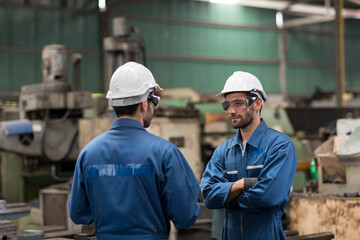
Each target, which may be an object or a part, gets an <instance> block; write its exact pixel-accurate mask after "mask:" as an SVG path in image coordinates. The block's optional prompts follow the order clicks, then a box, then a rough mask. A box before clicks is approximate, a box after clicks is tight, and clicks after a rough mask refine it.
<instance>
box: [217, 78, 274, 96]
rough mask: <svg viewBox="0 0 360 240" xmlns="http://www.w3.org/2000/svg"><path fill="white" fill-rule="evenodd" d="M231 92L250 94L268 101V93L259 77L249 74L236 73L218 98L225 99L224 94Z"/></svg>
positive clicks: (227, 81) (229, 79)
mask: <svg viewBox="0 0 360 240" xmlns="http://www.w3.org/2000/svg"><path fill="white" fill-rule="evenodd" d="M231 92H250V93H254V94H256V95H258V96H259V97H261V98H262V99H263V100H264V102H265V101H266V100H267V96H266V93H265V92H264V89H263V87H262V85H261V83H260V81H259V79H257V77H255V76H254V75H252V74H250V73H248V72H241V71H237V72H234V73H233V74H232V75H231V76H230V77H229V78H228V79H227V80H226V83H225V86H224V89H223V90H222V91H221V92H220V93H218V94H216V96H217V97H224V94H226V93H231Z"/></svg>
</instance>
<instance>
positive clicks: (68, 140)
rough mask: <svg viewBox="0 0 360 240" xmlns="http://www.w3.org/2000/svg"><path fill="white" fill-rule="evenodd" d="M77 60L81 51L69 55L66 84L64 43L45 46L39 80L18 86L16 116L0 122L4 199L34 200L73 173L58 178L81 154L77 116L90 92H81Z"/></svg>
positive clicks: (88, 101) (88, 104) (86, 105)
mask: <svg viewBox="0 0 360 240" xmlns="http://www.w3.org/2000/svg"><path fill="white" fill-rule="evenodd" d="M80 61H81V55H79V54H74V55H73V56H72V66H73V67H72V73H73V76H75V77H73V79H72V80H73V83H72V85H70V84H69V83H68V81H67V75H68V74H67V54H66V48H65V46H63V45H57V44H52V45H47V46H45V47H44V48H43V51H42V72H43V82H42V83H39V84H32V85H26V86H23V87H22V88H21V92H20V98H19V116H20V119H19V120H12V121H3V122H1V124H0V127H1V130H0V149H1V171H2V174H1V178H2V181H1V183H2V194H3V197H4V198H5V199H6V200H7V201H9V202H23V201H29V200H32V199H34V198H38V190H39V189H41V188H43V187H46V186H48V185H51V184H53V183H56V182H58V181H65V180H68V178H69V177H70V176H71V175H70V174H68V176H67V177H65V178H62V176H63V175H62V173H63V172H67V171H68V172H69V173H72V171H73V167H74V164H75V160H76V158H77V155H78V152H79V149H78V144H77V138H78V137H77V135H78V119H79V118H81V117H82V115H83V110H84V109H86V108H89V107H91V106H92V98H91V93H90V92H86V91H81V90H80V75H79V71H80V65H79V62H80ZM9 173H11V175H10V174H9Z"/></svg>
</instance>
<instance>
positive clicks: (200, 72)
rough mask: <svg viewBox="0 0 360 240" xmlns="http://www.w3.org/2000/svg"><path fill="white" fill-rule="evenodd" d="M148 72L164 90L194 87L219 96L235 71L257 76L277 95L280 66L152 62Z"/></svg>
mask: <svg viewBox="0 0 360 240" xmlns="http://www.w3.org/2000/svg"><path fill="white" fill-rule="evenodd" d="M148 65H149V68H150V69H151V71H152V72H153V74H154V77H155V79H156V81H157V82H158V83H159V84H160V85H161V86H162V87H165V88H175V87H189V86H191V87H193V88H194V89H196V90H198V91H201V92H208V93H217V92H219V91H221V90H222V88H223V87H224V84H225V81H226V79H227V78H228V77H229V76H230V75H231V74H232V73H233V72H235V71H248V72H251V73H253V74H254V75H255V76H257V77H258V78H259V79H260V80H261V82H262V83H263V87H264V89H265V91H267V92H278V91H279V81H278V80H276V81H274V80H273V79H278V78H279V77H278V68H277V66H271V65H269V66H253V65H249V64H220V63H206V62H201V63H194V62H191V61H188V62H186V61H166V60H155V59H150V60H149V64H148Z"/></svg>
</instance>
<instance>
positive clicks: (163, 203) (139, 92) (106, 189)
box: [69, 62, 200, 240]
mask: <svg viewBox="0 0 360 240" xmlns="http://www.w3.org/2000/svg"><path fill="white" fill-rule="evenodd" d="M158 90H162V89H161V88H160V86H159V85H158V84H157V83H156V82H155V79H154V77H153V75H152V73H151V72H150V71H149V69H147V68H146V67H144V66H143V65H141V64H139V63H135V62H128V63H126V64H124V65H122V66H120V67H119V68H118V69H117V70H116V71H115V72H114V74H113V75H112V77H111V81H110V88H109V91H108V93H107V96H106V98H108V99H109V105H111V106H112V107H113V108H114V111H115V113H116V115H117V117H118V118H117V119H116V120H114V122H113V123H112V126H111V128H110V130H109V131H107V132H105V133H103V134H101V135H100V136H98V137H96V138H95V139H93V140H92V141H91V142H90V143H89V144H88V145H87V146H86V147H85V148H84V149H83V150H82V151H81V153H80V155H79V157H78V159H77V162H76V167H75V172H74V178H73V184H72V189H71V196H70V199H69V214H70V217H71V219H72V220H73V221H74V223H76V224H90V223H92V222H94V225H95V232H96V236H97V239H99V240H103V239H105V240H108V239H109V240H110V239H111V240H114V239H126V240H129V239H132V240H137V239H141V240H143V239H159V240H163V239H168V238H169V232H170V222H169V221H170V220H172V221H173V223H174V225H175V226H176V228H189V227H190V226H192V225H194V224H195V221H196V219H197V217H198V215H199V211H200V208H199V205H198V203H197V198H198V192H199V184H198V182H197V180H196V178H195V176H194V173H193V172H192V170H191V168H190V166H189V164H188V163H187V161H186V160H185V158H184V157H183V155H182V154H181V152H180V151H179V149H178V148H177V147H176V146H175V145H174V144H172V143H170V142H168V141H166V140H164V139H161V138H159V137H156V136H154V135H152V134H150V133H148V132H147V131H146V130H145V128H147V127H149V126H150V122H151V119H152V117H153V114H154V109H155V108H156V107H157V106H158V104H159V101H160V97H158V96H156V95H154V92H155V91H158Z"/></svg>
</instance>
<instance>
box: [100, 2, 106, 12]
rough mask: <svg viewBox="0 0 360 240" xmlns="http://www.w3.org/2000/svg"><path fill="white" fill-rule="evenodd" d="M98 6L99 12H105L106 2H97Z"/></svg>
mask: <svg viewBox="0 0 360 240" xmlns="http://www.w3.org/2000/svg"><path fill="white" fill-rule="evenodd" d="M98 6H99V9H100V11H101V12H104V11H106V0H99V1H98Z"/></svg>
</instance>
